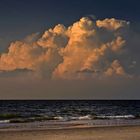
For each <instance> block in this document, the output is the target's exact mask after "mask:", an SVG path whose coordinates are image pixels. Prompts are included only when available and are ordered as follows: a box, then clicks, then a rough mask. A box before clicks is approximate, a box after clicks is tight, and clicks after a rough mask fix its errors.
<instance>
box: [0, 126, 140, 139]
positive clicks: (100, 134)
mask: <svg viewBox="0 0 140 140" xmlns="http://www.w3.org/2000/svg"><path fill="white" fill-rule="evenodd" d="M0 139H1V140H9V139H10V140H32V139H33V140H46V139H47V140H63V139H65V140H93V139H95V140H112V139H113V140H132V139H133V140H139V139H140V126H109V127H90V128H69V129H48V130H47V129H43V130H22V131H0Z"/></svg>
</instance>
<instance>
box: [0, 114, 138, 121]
mask: <svg viewBox="0 0 140 140" xmlns="http://www.w3.org/2000/svg"><path fill="white" fill-rule="evenodd" d="M97 119H99V120H100V119H108V120H110V119H140V116H139V115H136V116H134V115H131V114H130V115H90V114H88V115H85V116H68V115H67V116H60V115H59V116H47V115H32V116H20V115H17V114H0V123H27V122H35V121H40V122H41V121H74V120H97Z"/></svg>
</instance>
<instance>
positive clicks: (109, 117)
mask: <svg viewBox="0 0 140 140" xmlns="http://www.w3.org/2000/svg"><path fill="white" fill-rule="evenodd" d="M95 118H97V119H135V118H136V116H134V115H116V116H106V115H101V116H96V117H95Z"/></svg>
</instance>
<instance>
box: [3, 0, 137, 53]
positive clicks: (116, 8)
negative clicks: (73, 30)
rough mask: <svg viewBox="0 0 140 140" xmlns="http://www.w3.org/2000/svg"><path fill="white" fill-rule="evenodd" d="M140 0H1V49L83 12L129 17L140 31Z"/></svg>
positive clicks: (98, 15)
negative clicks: (13, 41) (11, 42)
mask: <svg viewBox="0 0 140 140" xmlns="http://www.w3.org/2000/svg"><path fill="white" fill-rule="evenodd" d="M139 5H140V1H139V0H133V1H130V0H117V1H114V0H1V1H0V38H1V50H3V49H4V48H5V47H6V46H7V45H8V44H9V42H10V41H12V40H17V39H22V38H24V37H25V36H26V35H28V34H30V33H34V32H41V31H43V30H44V29H47V28H49V27H52V26H54V25H56V24H58V23H63V24H64V25H70V24H71V23H73V22H74V21H76V20H78V19H80V18H81V17H83V16H87V15H94V16H96V17H97V18H98V19H102V18H107V17H108V18H109V17H115V18H119V19H124V20H128V21H130V22H131V24H134V25H135V26H132V27H133V28H136V29H135V30H136V31H138V30H139V31H140V27H139V24H140V16H139V15H140V8H139Z"/></svg>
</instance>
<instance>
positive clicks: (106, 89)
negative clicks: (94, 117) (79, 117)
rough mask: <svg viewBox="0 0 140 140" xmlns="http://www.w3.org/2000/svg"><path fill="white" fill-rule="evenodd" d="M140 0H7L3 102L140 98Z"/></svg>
mask: <svg viewBox="0 0 140 140" xmlns="http://www.w3.org/2000/svg"><path fill="white" fill-rule="evenodd" d="M139 5H140V2H139V0H133V1H130V0H123V1H122V0H117V1H113V0H106V1H103V0H86V1H85V0H22V1H19V0H12V1H10V0H1V1H0V99H140V93H139V91H140V84H139V83H140V62H139V60H140V40H139V38H140V16H139V15H140V9H139Z"/></svg>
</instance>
